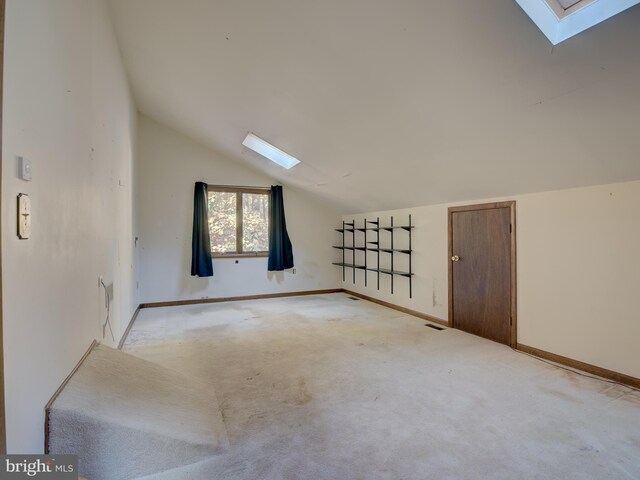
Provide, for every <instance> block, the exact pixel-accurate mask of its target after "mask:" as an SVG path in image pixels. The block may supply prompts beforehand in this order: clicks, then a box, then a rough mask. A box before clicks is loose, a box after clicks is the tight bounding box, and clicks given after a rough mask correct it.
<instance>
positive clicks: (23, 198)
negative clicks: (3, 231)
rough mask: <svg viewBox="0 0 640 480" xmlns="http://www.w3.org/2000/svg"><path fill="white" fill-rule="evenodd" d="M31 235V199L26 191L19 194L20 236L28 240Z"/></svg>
mask: <svg viewBox="0 0 640 480" xmlns="http://www.w3.org/2000/svg"><path fill="white" fill-rule="evenodd" d="M30 236H31V199H30V198H29V195H27V194H26V193H21V194H20V195H18V238H19V239H20V240H26V239H27V238H29V237H30Z"/></svg>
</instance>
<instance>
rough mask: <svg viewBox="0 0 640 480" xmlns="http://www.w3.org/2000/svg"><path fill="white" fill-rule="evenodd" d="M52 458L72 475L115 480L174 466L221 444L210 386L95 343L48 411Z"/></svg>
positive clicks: (221, 432) (215, 451)
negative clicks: (71, 463) (65, 458)
mask: <svg viewBox="0 0 640 480" xmlns="http://www.w3.org/2000/svg"><path fill="white" fill-rule="evenodd" d="M49 430H50V433H49V448H50V451H51V453H52V454H56V453H77V454H78V456H79V473H80V474H81V475H84V476H86V477H87V478H89V479H91V480H102V479H104V480H118V479H128V478H134V477H136V476H142V475H147V474H150V473H154V472H158V471H162V470H166V469H172V468H176V467H179V466H182V465H185V464H190V463H194V462H198V461H200V460H203V459H206V458H211V457H212V456H215V455H216V454H219V453H220V452H221V451H223V450H224V449H225V448H226V447H227V446H228V440H227V437H226V431H225V428H224V423H223V421H222V417H221V414H220V409H219V407H218V404H217V400H216V396H215V393H214V390H213V387H212V386H211V384H210V383H208V382H204V381H202V380H197V379H194V378H192V377H191V376H190V375H185V374H183V373H179V372H176V371H173V370H170V369H168V368H165V367H162V366H160V365H158V364H156V363H151V362H148V361H145V360H142V359H140V358H138V357H134V356H132V355H128V354H126V353H123V352H121V351H118V350H114V349H112V348H109V347H106V346H103V345H98V346H96V347H95V348H94V349H93V350H92V351H91V353H90V354H89V356H88V357H87V358H86V359H85V361H84V363H83V364H82V366H81V367H80V369H79V370H78V371H77V372H76V373H75V375H74V376H73V377H72V378H71V380H70V382H69V383H68V384H67V386H66V387H65V389H64V390H63V391H62V393H61V394H60V396H59V397H58V398H57V399H56V401H55V402H54V404H53V406H52V408H51V410H50V413H49Z"/></svg>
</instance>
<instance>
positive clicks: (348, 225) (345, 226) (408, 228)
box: [333, 215, 415, 298]
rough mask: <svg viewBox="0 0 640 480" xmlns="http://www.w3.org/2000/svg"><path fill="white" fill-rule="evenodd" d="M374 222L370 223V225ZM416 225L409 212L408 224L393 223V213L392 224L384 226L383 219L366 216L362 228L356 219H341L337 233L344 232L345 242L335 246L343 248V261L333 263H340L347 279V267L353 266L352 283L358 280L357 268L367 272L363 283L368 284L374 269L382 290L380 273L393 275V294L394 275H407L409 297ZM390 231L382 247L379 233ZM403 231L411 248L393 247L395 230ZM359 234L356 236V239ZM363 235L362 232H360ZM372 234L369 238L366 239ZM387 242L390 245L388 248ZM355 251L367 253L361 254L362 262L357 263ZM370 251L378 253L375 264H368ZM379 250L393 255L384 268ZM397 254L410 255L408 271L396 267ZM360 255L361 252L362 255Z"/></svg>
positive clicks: (410, 294) (410, 296)
mask: <svg viewBox="0 0 640 480" xmlns="http://www.w3.org/2000/svg"><path fill="white" fill-rule="evenodd" d="M370 225H371V226H370ZM414 228H415V227H414V226H413V224H412V223H411V215H409V224H408V225H394V223H393V216H392V217H391V225H389V226H381V225H380V218H376V219H375V220H367V219H366V218H365V219H364V220H363V222H362V227H358V226H356V221H355V220H353V221H351V222H344V221H343V222H342V228H336V229H335V230H336V232H338V233H341V234H342V245H333V248H335V249H338V250H341V251H342V261H341V262H333V265H337V266H339V267H342V280H343V281H345V280H346V278H347V273H346V272H347V269H348V268H350V269H352V272H353V283H354V284H355V283H356V270H363V271H364V285H365V287H366V286H367V282H368V275H367V272H375V273H377V280H378V290H380V275H381V274H382V275H389V276H391V293H392V294H393V289H394V288H393V287H394V277H395V276H400V277H406V278H408V279H409V298H412V297H413V279H412V277H413V275H414V273H413V270H412V262H411V261H412V258H411V257H412V253H413V250H412V247H411V240H412V239H411V237H412V231H413V229H414ZM381 231H383V232H389V235H386V236H385V239H383V243H382V244H383V245H385V246H381V241H380V232H381ZM398 231H400V232H399V233H402V234H404V232H407V234H408V236H409V238H408V241H409V248H394V240H395V234H396V232H398ZM356 233H359V235H357V240H358V242H356ZM360 234H361V235H360ZM347 237H351V238H350V242H347V241H346V238H347ZM367 237H369V238H367ZM386 245H389V246H388V247H387V246H386ZM347 252H349V255H348V256H349V257H350V258H349V259H347ZM356 252H364V255H362V260H363V263H358V262H356ZM368 252H375V253H376V263H375V265H368V264H367V262H368V260H369V255H367V253H368ZM380 253H385V254H388V255H390V257H388V258H389V259H390V265H391V268H381V267H380ZM396 254H400V255H407V256H408V257H409V271H408V272H405V271H401V270H397V269H395V268H394V260H395V258H394V256H395V255H396ZM359 257H360V255H359Z"/></svg>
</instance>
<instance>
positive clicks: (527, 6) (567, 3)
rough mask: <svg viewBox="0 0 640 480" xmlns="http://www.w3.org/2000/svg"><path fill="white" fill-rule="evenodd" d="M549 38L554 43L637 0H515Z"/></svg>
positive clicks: (627, 6)
mask: <svg viewBox="0 0 640 480" xmlns="http://www.w3.org/2000/svg"><path fill="white" fill-rule="evenodd" d="M516 2H518V4H519V5H520V6H521V7H522V9H523V10H524V11H525V12H527V15H529V16H530V17H531V20H533V21H534V23H535V24H536V25H538V27H539V28H540V30H542V33H544V34H545V35H546V37H547V38H548V39H549V41H550V42H551V43H552V44H554V45H557V44H558V43H560V42H562V41H564V40H566V39H567V38H570V37H572V36H574V35H577V34H578V33H580V32H582V31H584V30H586V29H588V28H591V27H593V26H594V25H597V24H598V23H600V22H602V21H604V20H606V19H607V18H609V17H613V16H614V15H616V14H618V13H620V12H622V11H623V10H626V9H627V8H630V7H632V6H633V5H636V4H638V3H640V0H606V1H605V0H601V1H598V0H516Z"/></svg>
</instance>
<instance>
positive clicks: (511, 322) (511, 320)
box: [509, 317, 513, 326]
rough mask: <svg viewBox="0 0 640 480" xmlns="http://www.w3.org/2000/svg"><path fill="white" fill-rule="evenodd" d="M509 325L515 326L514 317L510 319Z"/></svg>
mask: <svg viewBox="0 0 640 480" xmlns="http://www.w3.org/2000/svg"><path fill="white" fill-rule="evenodd" d="M509 325H511V326H513V317H509Z"/></svg>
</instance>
